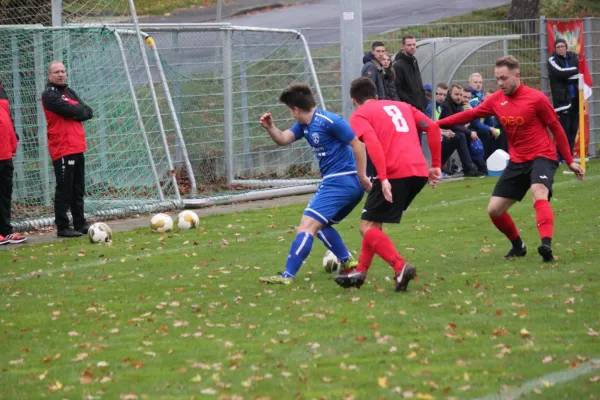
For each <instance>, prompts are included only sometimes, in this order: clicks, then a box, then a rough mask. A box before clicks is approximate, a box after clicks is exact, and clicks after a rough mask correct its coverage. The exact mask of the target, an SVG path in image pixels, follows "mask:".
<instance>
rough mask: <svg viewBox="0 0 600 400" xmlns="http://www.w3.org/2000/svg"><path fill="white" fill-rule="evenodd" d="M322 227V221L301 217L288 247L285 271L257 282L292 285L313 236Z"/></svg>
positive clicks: (309, 248) (307, 253)
mask: <svg viewBox="0 0 600 400" xmlns="http://www.w3.org/2000/svg"><path fill="white" fill-rule="evenodd" d="M323 225H324V223H323V222H322V221H317V220H316V219H314V218H312V217H310V216H308V215H303V216H302V219H301V220H300V226H298V234H297V235H296V238H295V239H294V241H292V245H291V246H290V251H289V253H288V257H287V261H286V263H285V271H284V272H282V273H277V274H275V275H271V276H263V277H261V278H260V279H259V280H260V281H261V282H264V283H278V284H284V285H289V284H290V283H292V282H293V281H294V278H295V276H296V274H297V273H298V270H300V267H302V263H303V262H304V260H305V259H306V257H308V255H309V254H310V250H311V249H312V245H313V240H314V236H315V234H316V233H317V232H318V231H319V230H320V229H321V228H322V227H323Z"/></svg>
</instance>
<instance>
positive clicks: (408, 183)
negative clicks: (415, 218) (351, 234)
mask: <svg viewBox="0 0 600 400" xmlns="http://www.w3.org/2000/svg"><path fill="white" fill-rule="evenodd" d="M390 183H391V184H392V196H393V198H394V202H393V203H389V202H387V201H386V200H385V198H384V197H383V193H382V190H381V182H379V181H376V182H375V184H374V185H373V189H372V190H371V193H369V197H368V198H367V202H366V203H365V210H364V212H363V214H362V221H361V224H360V227H359V229H360V232H361V234H362V235H363V241H362V247H361V253H360V257H359V263H358V264H359V265H358V267H357V268H356V271H355V272H354V273H352V274H346V275H340V276H339V277H337V278H336V282H337V283H338V284H339V285H340V286H342V287H360V286H361V285H362V284H363V283H364V281H365V279H366V275H367V272H368V270H369V268H370V266H371V263H372V261H373V257H374V255H375V254H377V255H379V256H380V257H381V258H382V259H383V260H385V261H386V262H387V263H388V264H389V265H390V266H391V267H392V268H393V269H394V274H395V281H396V291H406V288H407V286H408V282H409V281H410V280H411V279H413V278H414V276H415V275H416V269H415V268H414V267H413V266H411V265H408V264H406V261H405V260H404V258H403V257H402V255H401V254H400V253H399V252H398V250H397V249H396V247H395V246H394V243H393V242H392V240H391V239H390V237H389V236H387V235H386V234H385V233H384V232H383V230H382V225H383V223H384V222H389V223H399V222H400V220H401V218H402V213H403V212H404V211H405V210H406V209H407V208H408V206H409V204H410V203H411V202H412V200H413V199H414V198H415V196H416V195H417V194H418V193H419V192H420V191H421V189H422V188H423V187H424V186H425V184H426V183H427V178H416V177H411V178H404V179H394V180H392V181H391V182H390Z"/></svg>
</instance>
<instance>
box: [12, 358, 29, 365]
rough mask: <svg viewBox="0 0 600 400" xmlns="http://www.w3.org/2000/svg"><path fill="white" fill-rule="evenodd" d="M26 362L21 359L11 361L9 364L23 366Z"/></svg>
mask: <svg viewBox="0 0 600 400" xmlns="http://www.w3.org/2000/svg"><path fill="white" fill-rule="evenodd" d="M24 362H25V360H23V359H22V358H19V359H18V360H10V361H9V362H8V363H9V364H10V365H22V364H23V363H24Z"/></svg>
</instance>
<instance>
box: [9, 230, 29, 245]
mask: <svg viewBox="0 0 600 400" xmlns="http://www.w3.org/2000/svg"><path fill="white" fill-rule="evenodd" d="M6 240H8V243H10V244H18V243H23V242H25V241H27V238H26V237H25V236H21V235H19V234H18V233H11V234H10V235H6Z"/></svg>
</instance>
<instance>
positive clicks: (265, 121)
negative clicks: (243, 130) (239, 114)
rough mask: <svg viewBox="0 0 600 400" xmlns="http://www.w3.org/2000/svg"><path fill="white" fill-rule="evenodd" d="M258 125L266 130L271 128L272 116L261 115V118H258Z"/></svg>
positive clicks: (267, 114) (268, 114) (269, 114)
mask: <svg viewBox="0 0 600 400" xmlns="http://www.w3.org/2000/svg"><path fill="white" fill-rule="evenodd" d="M260 125H261V126H262V127H263V128H265V129H267V130H269V129H271V128H273V126H274V125H273V116H272V115H271V113H266V114H263V115H262V117H260Z"/></svg>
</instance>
